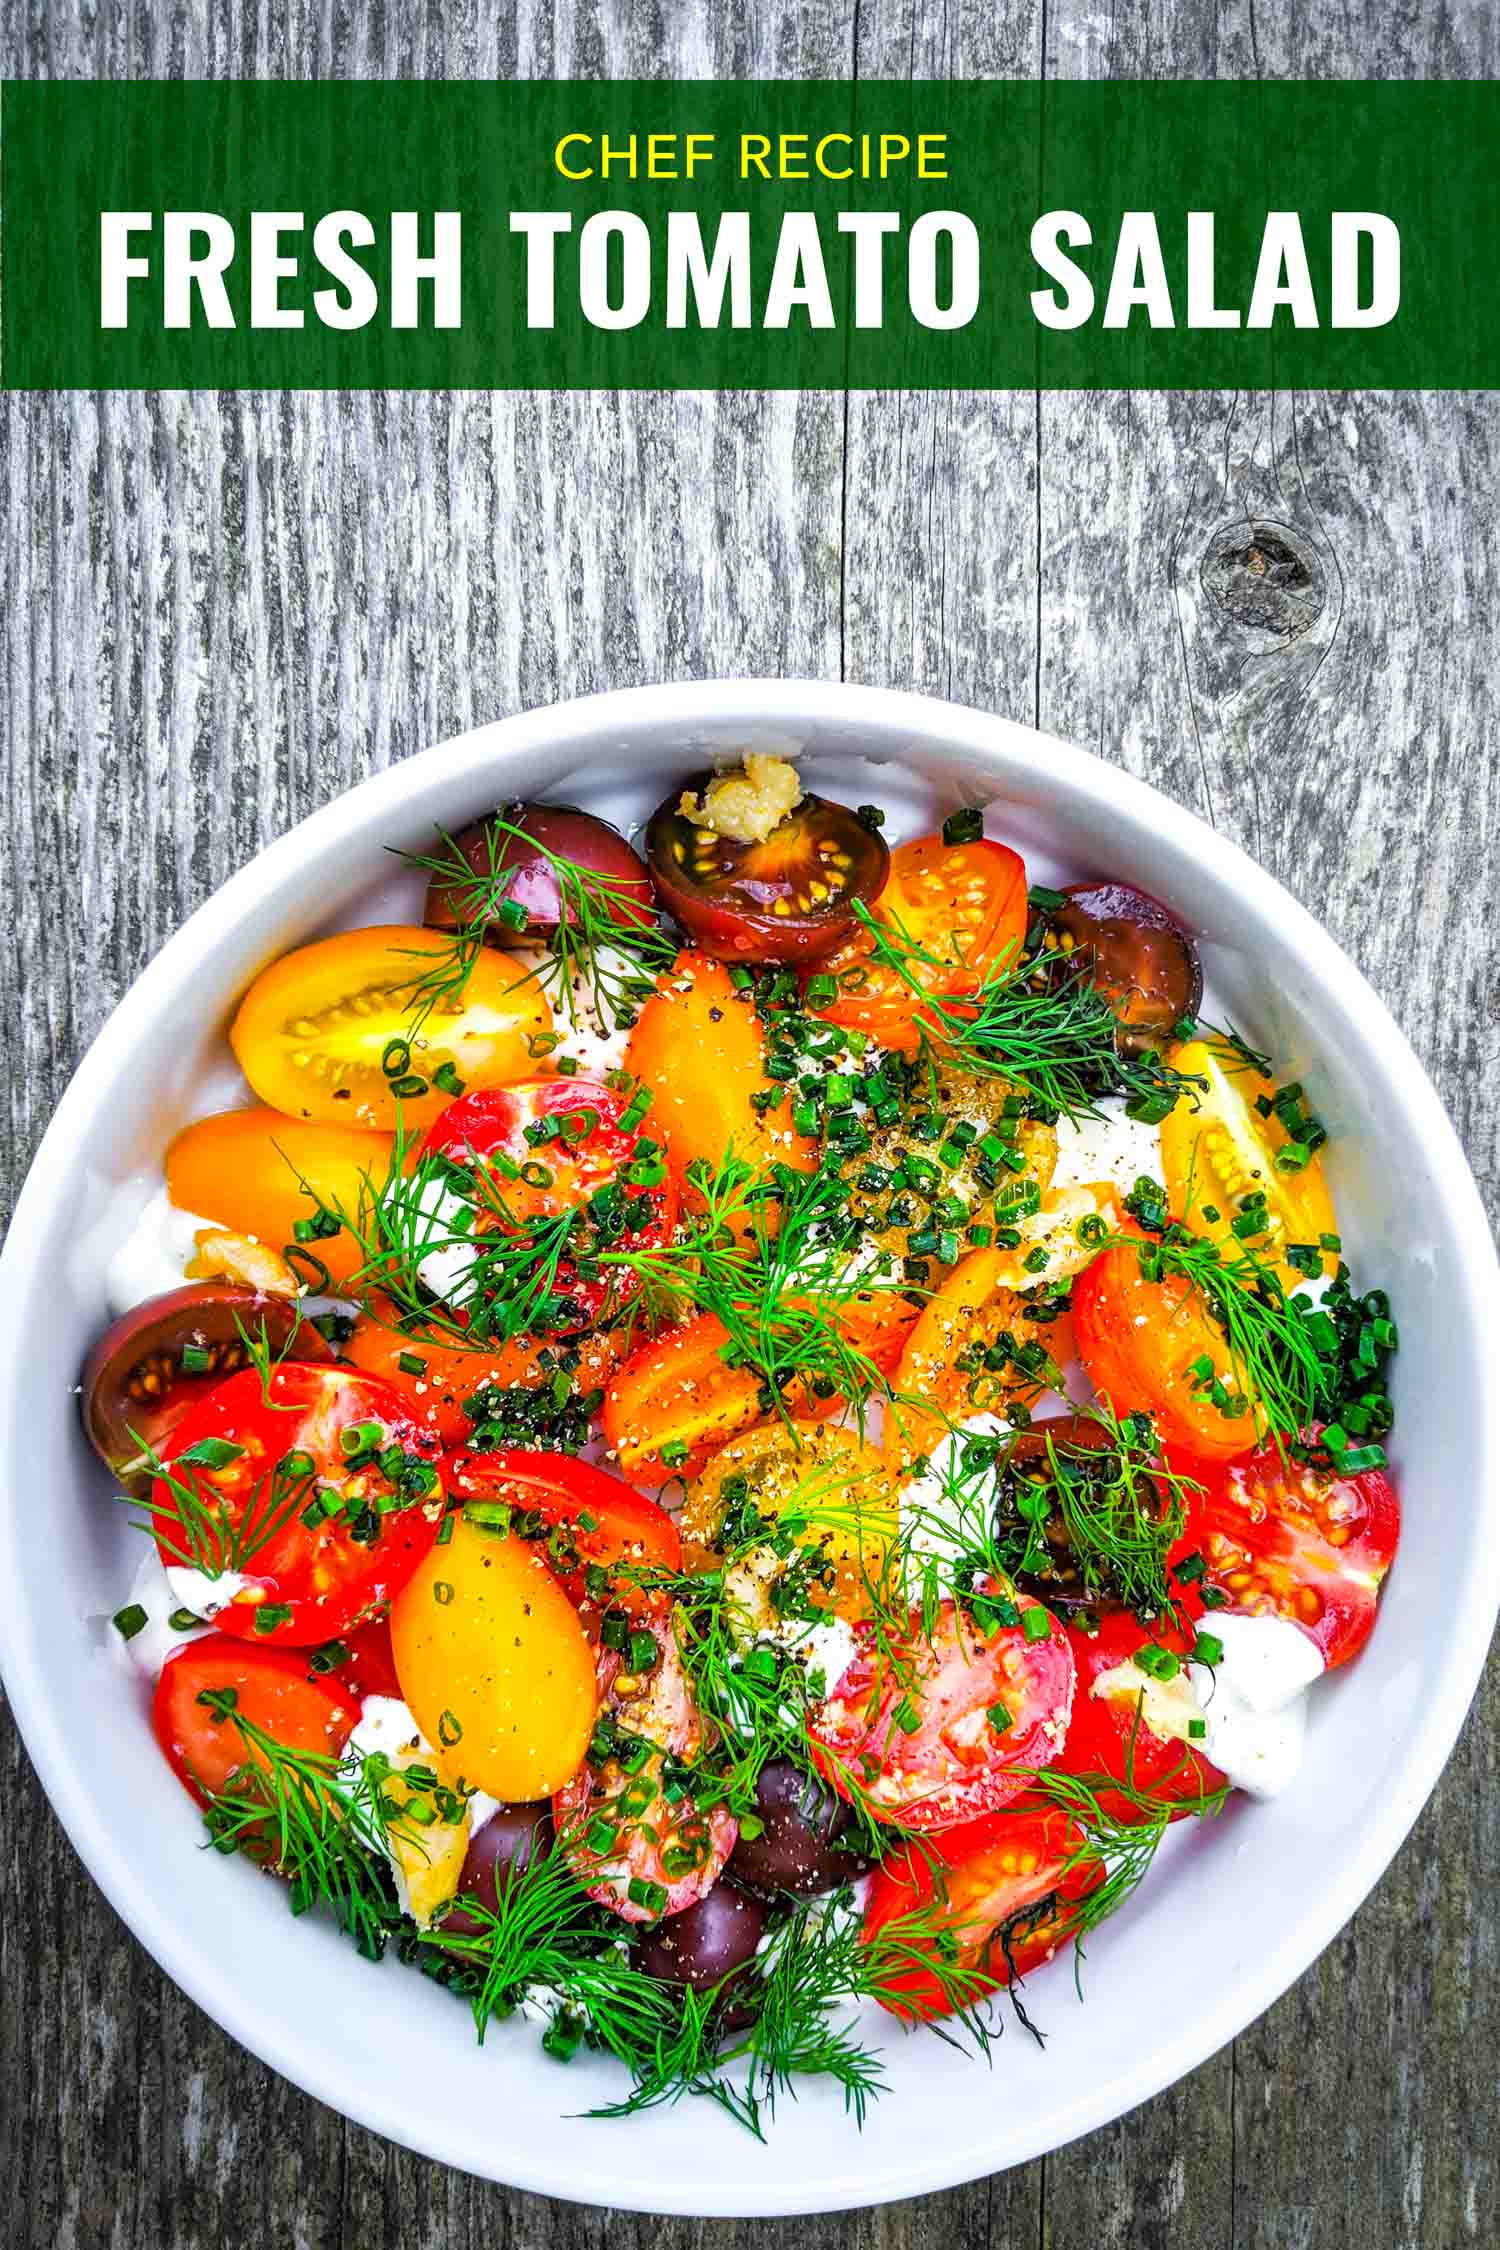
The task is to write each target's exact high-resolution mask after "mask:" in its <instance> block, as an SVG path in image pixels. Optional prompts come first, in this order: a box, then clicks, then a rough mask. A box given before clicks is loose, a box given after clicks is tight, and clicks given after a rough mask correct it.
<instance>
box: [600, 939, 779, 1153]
mask: <svg viewBox="0 0 1500 2250" xmlns="http://www.w3.org/2000/svg"><path fill="white" fill-rule="evenodd" d="M765 1061H766V1047H765V1040H764V1038H763V1037H762V1034H761V1027H760V1018H759V1016H758V1015H757V1014H756V1012H755V1002H754V1000H753V998H752V997H751V995H750V994H749V993H748V992H739V991H737V990H736V989H735V987H734V985H733V984H732V983H731V982H730V977H729V971H728V969H726V968H725V966H724V964H723V962H722V961H714V960H711V959H710V958H709V957H708V955H707V954H703V953H691V952H689V953H683V954H681V955H680V956H679V958H678V961H677V964H676V966H675V967H674V968H672V969H669V970H668V971H667V973H666V975H665V976H664V977H662V978H661V980H660V981H659V983H658V985H657V988H656V991H655V992H654V993H653V995H652V997H651V998H650V999H649V1000H648V1001H647V1002H646V1005H645V1006H644V1007H643V1008H642V1010H641V1012H640V1016H639V1018H638V1019H637V1022H636V1025H635V1029H634V1030H633V1031H632V1032H631V1034H630V1044H629V1046H628V1047H627V1048H626V1050H625V1067H626V1069H627V1070H629V1071H632V1072H633V1073H634V1074H635V1076H636V1078H637V1079H638V1080H639V1081H640V1083H641V1085H642V1086H645V1087H647V1088H649V1090H650V1093H651V1096H652V1102H651V1107H650V1109H649V1110H648V1111H647V1112H646V1126H645V1129H646V1131H647V1132H648V1133H650V1134H653V1135H655V1136H656V1137H657V1138H658V1139H660V1140H661V1141H663V1142H664V1143H665V1145H666V1149H667V1153H668V1155H669V1156H670V1157H671V1158H672V1159H673V1161H674V1162H675V1163H676V1165H677V1168H678V1170H679V1171H683V1170H685V1169H686V1167H687V1166H688V1165H689V1164H691V1163H694V1162H702V1163H705V1164H707V1165H708V1167H709V1168H710V1170H714V1171H716V1170H717V1169H718V1167H719V1165H720V1164H721V1163H722V1162H723V1161H724V1158H725V1157H726V1156H728V1155H730V1154H733V1155H735V1156H740V1157H743V1158H744V1159H745V1160H746V1161H747V1162H748V1163H750V1164H753V1165H755V1166H757V1167H763V1166H765V1165H768V1164H771V1163H773V1162H776V1163H781V1164H790V1165H793V1166H795V1167H796V1168H797V1170H799V1171H810V1170H811V1169H813V1167H814V1166H815V1165H816V1163H817V1158H818V1149H817V1143H816V1142H815V1141H808V1140H804V1139H803V1138H802V1137H801V1135H800V1134H797V1133H794V1132H793V1131H792V1129H791V1126H790V1124H789V1123H788V1122H787V1119H786V1114H785V1111H786V1105H785V1103H783V1105H782V1111H781V1112H780V1113H773V1114H772V1115H771V1116H770V1117H769V1118H767V1117H764V1116H762V1114H761V1112H760V1111H759V1110H758V1109H757V1108H756V1107H755V1105H754V1102H753V1101H752V1100H751V1096H752V1095H754V1094H758V1093H761V1092H762V1091H764V1089H765V1088H766V1087H767V1086H769V1085H770V1083H771V1081H770V1080H769V1079H768V1078H767V1077H766V1073H765Z"/></svg>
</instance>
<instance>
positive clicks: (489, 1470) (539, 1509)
mask: <svg viewBox="0 0 1500 2250" xmlns="http://www.w3.org/2000/svg"><path fill="white" fill-rule="evenodd" d="M444 1467H445V1474H446V1479H447V1484H448V1489H449V1491H450V1492H451V1493H452V1494H453V1495H454V1496H455V1498H457V1499H460V1500H488V1501H498V1502H501V1503H502V1504H504V1505H506V1506H508V1507H512V1508H514V1509H515V1510H516V1512H517V1518H518V1520H517V1521H516V1523H515V1524H514V1525H513V1527H512V1528H513V1529H514V1530H516V1531H518V1532H519V1533H520V1534H521V1536H522V1537H523V1538H525V1537H527V1536H528V1534H527V1530H526V1524H525V1520H524V1519H525V1517H526V1516H527V1515H528V1514H531V1515H537V1516H540V1517H542V1518H543V1520H544V1522H545V1523H546V1524H547V1525H548V1526H549V1527H551V1537H549V1538H548V1540H547V1556H548V1560H549V1562H550V1563H551V1565H552V1568H553V1569H554V1570H555V1571H556V1572H557V1575H558V1577H559V1578H560V1579H561V1580H562V1584H563V1587H564V1590H565V1591H566V1593H567V1595H568V1598H569V1600H570V1601H572V1602H576V1603H578V1604H579V1605H580V1606H581V1605H582V1604H583V1603H584V1602H585V1601H587V1600H588V1599H589V1591H588V1569H589V1565H590V1564H591V1563H592V1564H594V1565H596V1566H598V1567H599V1568H602V1569H603V1570H605V1571H606V1572H609V1573H610V1574H611V1578H612V1579H613V1570H612V1566H613V1565H616V1564H619V1563H632V1564H647V1565H652V1566H654V1567H655V1568H657V1569H659V1570H681V1568H682V1540H681V1537H680V1536H679V1534H678V1530H677V1526H676V1524H675V1523H674V1522H673V1521H672V1518H671V1517H670V1516H669V1515H668V1514H667V1511H666V1509H665V1508H659V1507H658V1506H657V1505H656V1502H655V1501H654V1500H648V1499H647V1498H646V1496H645V1494H644V1493H641V1492H637V1491H636V1490H635V1489H634V1488H633V1486H631V1485H628V1484H622V1483H621V1482H620V1480H619V1478H618V1477H611V1476H606V1474H605V1472H604V1471H603V1470H602V1469H595V1468H592V1467H591V1466H590V1465H589V1463H588V1462H587V1461H574V1460H570V1459H569V1458H568V1457H567V1456H566V1455H565V1454H559V1453H528V1452H522V1451H519V1450H517V1451H511V1452H506V1453H454V1454H451V1455H450V1456H449V1458H448V1460H447V1462H446V1463H445V1464H444ZM607 1598H610V1599H618V1600H619V1601H620V1602H621V1603H622V1604H623V1605H624V1606H625V1607H627V1608H631V1607H640V1606H642V1605H644V1604H645V1603H646V1602H647V1601H648V1600H649V1596H648V1595H647V1594H646V1593H645V1592H644V1591H643V1590H642V1589H641V1588H639V1587H636V1586H633V1585H632V1584H630V1582H629V1581H628V1580H627V1581H614V1582H613V1583H612V1585H611V1589H610V1595H609V1597H607Z"/></svg>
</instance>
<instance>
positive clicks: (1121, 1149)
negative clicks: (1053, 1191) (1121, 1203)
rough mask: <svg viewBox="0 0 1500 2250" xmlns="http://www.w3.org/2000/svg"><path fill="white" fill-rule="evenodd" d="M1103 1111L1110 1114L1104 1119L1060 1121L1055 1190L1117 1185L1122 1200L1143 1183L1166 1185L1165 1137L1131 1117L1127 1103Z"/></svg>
mask: <svg viewBox="0 0 1500 2250" xmlns="http://www.w3.org/2000/svg"><path fill="white" fill-rule="evenodd" d="M1099 1106H1100V1108H1101V1109H1102V1111H1103V1112H1104V1114H1103V1115H1102V1116H1101V1117H1082V1118H1078V1119H1076V1120H1075V1119H1073V1118H1068V1117H1060V1118H1059V1119H1058V1121H1057V1170H1056V1171H1055V1172H1054V1173H1053V1175H1052V1185H1053V1187H1054V1188H1066V1187H1084V1186H1086V1185H1087V1184H1088V1183H1089V1182H1090V1181H1091V1180H1112V1181H1113V1182H1114V1184H1115V1186H1116V1187H1117V1188H1118V1189H1119V1190H1120V1193H1121V1194H1122V1195H1128V1194H1129V1193H1130V1191H1131V1189H1132V1188H1133V1187H1134V1186H1135V1183H1136V1181H1137V1180H1139V1179H1148V1180H1157V1181H1160V1179H1161V1177H1162V1161H1161V1135H1160V1134H1159V1133H1158V1131H1157V1129H1156V1127H1155V1126H1154V1125H1142V1124H1140V1123H1139V1122H1138V1121H1137V1120H1136V1119H1135V1118H1133V1117H1127V1116H1126V1115H1125V1107H1124V1104H1123V1103H1122V1102H1119V1101H1105V1102H1101V1104H1100V1105H1099Z"/></svg>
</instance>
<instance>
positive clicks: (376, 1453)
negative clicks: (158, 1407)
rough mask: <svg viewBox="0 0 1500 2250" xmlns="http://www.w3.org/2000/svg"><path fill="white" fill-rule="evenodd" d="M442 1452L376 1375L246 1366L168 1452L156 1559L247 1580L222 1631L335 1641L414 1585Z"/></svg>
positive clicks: (158, 1490) (219, 1616)
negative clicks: (436, 1454) (399, 1591)
mask: <svg viewBox="0 0 1500 2250" xmlns="http://www.w3.org/2000/svg"><path fill="white" fill-rule="evenodd" d="M434 1452H435V1448H434V1447H433V1445H432V1441H431V1440H430V1439H429V1438H428V1437H427V1436H425V1435H424V1433H423V1432H422V1431H421V1430H419V1429H418V1428H417V1425H416V1423H415V1422H414V1421H413V1420H412V1418H411V1415H410V1414H409V1413H408V1411H407V1404H406V1400H405V1398H404V1397H403V1396H402V1395H401V1393H400V1392H399V1391H397V1390H395V1389H394V1388H393V1387H392V1386H391V1385H390V1384H389V1383H382V1382H380V1381H378V1380H377V1379H376V1378H375V1377H374V1376H373V1375H361V1374H357V1373H355V1372H354V1371H353V1370H351V1369H349V1368H346V1367H311V1366H299V1365H293V1364H291V1363H286V1364H283V1365H282V1366H279V1367H273V1368H272V1369H271V1370H270V1373H269V1374H268V1375H267V1376H266V1377H265V1379H264V1381H263V1380H262V1378H261V1376H260V1374H259V1373H258V1372H257V1371H256V1370H255V1369H254V1368H247V1369H246V1370H245V1371H244V1373H242V1374H239V1375H231V1376H230V1377H229V1379H228V1381H227V1382H224V1383H220V1384H219V1385H218V1386H217V1387H216V1388H215V1389H214V1390H213V1391H211V1392H210V1393H209V1395H208V1397H207V1398H206V1399H204V1400H203V1402H202V1403H201V1405H199V1406H197V1407H196V1408H195V1409H194V1410H193V1412H192V1413H191V1414H189V1415H187V1416H185V1417H184V1419H183V1420H182V1421H181V1422H179V1423H178V1425H177V1427H176V1429H175V1430H174V1431H173V1432H172V1435H171V1437H170V1438H169V1440H168V1442H167V1444H166V1446H165V1447H164V1449H163V1451H162V1455H161V1459H162V1461H163V1464H164V1470H165V1473H164V1474H163V1475H162V1476H159V1477H158V1478H157V1479H156V1482H155V1483H154V1485H153V1487H152V1496H151V1500H150V1509H151V1515H152V1521H153V1526H154V1529H155V1532H156V1544H157V1548H158V1551H159V1552H160V1555H161V1558H162V1561H163V1562H164V1563H166V1564H167V1565H169V1566H171V1565H173V1564H182V1565H186V1566H189V1567H197V1568H200V1569H204V1568H206V1569H207V1570H208V1574H209V1576H211V1577H212V1576H215V1575H218V1574H221V1573H223V1572H228V1571H233V1572H236V1573H238V1574H239V1576H240V1577H241V1578H242V1579H243V1581H244V1583H243V1587H242V1589H241V1591H240V1592H238V1593H237V1594H236V1596H235V1598H234V1599H233V1600H232V1601H230V1602H229V1603H228V1605H227V1606H226V1607H225V1608H223V1609H222V1610H220V1611H218V1612H217V1613H216V1616H215V1620H214V1622H215V1624H216V1625H217V1626H218V1628H219V1630H220V1631H221V1632H224V1633H233V1634H243V1635H245V1636H247V1637H248V1636H249V1635H251V1634H253V1635H254V1636H255V1637H256V1638H257V1639H266V1640H271V1641H282V1642H286V1643H289V1644H291V1645H293V1646H305V1645H307V1644H308V1643H311V1642H315V1641H326V1640H332V1639H333V1638H335V1637H336V1635H337V1634H339V1633H340V1632H342V1631H343V1629H344V1628H345V1626H348V1625H354V1624H357V1623H358V1622H359V1621H360V1620H361V1619H362V1618H364V1617H367V1616H368V1615H370V1613H371V1612H372V1611H373V1610H374V1609H375V1608H376V1606H377V1605H378V1604H379V1603H381V1602H384V1601H386V1600H388V1599H389V1597H390V1596H391V1595H392V1594H393V1593H395V1592H396V1590H397V1588H398V1587H401V1586H404V1585H405V1583H406V1581H407V1579H408V1578H409V1577H410V1576H411V1574H412V1572H413V1571H414V1570H415V1569H416V1567H417V1564H418V1563H419V1562H420V1561H421V1559H422V1557H423V1555H425V1554H426V1552H427V1550H428V1548H429V1547H430V1546H431V1545H432V1543H433V1540H434V1539H435V1538H436V1537H437V1529H438V1523H439V1520H440V1518H441V1516H442V1512H443V1487H442V1481H441V1479H440V1477H439V1475H438V1472H437V1468H436V1466H435V1464H434V1458H433V1456H434ZM205 1558H206V1560H205ZM212 1566H216V1568H215V1567H212Z"/></svg>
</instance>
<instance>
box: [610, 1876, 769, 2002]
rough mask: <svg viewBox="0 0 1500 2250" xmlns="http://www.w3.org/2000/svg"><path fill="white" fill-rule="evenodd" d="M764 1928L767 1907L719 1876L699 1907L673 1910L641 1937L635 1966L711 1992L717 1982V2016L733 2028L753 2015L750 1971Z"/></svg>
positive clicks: (666, 1979) (664, 1979)
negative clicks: (719, 1879)
mask: <svg viewBox="0 0 1500 2250" xmlns="http://www.w3.org/2000/svg"><path fill="white" fill-rule="evenodd" d="M765 1931H766V1910H765V1908H764V1907H763V1906H762V1905H761V1903H760V1901H759V1900H758V1899H753V1898H751V1897H749V1896H748V1895H747V1893H746V1892H744V1891H741V1890H737V1889H736V1887H735V1885H734V1884H733V1883H726V1882H723V1881H720V1882H717V1883H715V1885H714V1887H713V1889H712V1890H711V1891H705V1892H704V1894H703V1896H702V1898H700V1899H699V1900H698V1902H697V1904H696V1905H695V1906H689V1907H685V1908H684V1909H683V1911H682V1913H680V1914H669V1915H668V1916H667V1918H666V1920H665V1921H664V1922H659V1923H658V1924H657V1926H656V1928H655V1929H653V1930H652V1931H650V1932H649V1933H648V1935H647V1936H645V1937H642V1938H638V1939H637V1940H636V1943H635V1945H634V1947H633V1948H632V1951H633V1953H634V1958H635V1965H636V1967H637V1968H638V1969H643V1970H644V1971H645V1973H646V1975H647V1976H651V1977H658V1978H660V1980H661V1982H662V1983H663V1984H679V1985H682V1986H683V1987H684V1988H686V1989H688V1990H691V1991H693V1992H712V1991H713V1990H714V1988H715V1986H718V1987H719V1988H720V1990H719V1996H718V2000H717V2002H716V2004H715V2005H716V2013H715V2019H714V2020H715V2021H716V2023H718V2025H719V2026H720V2028H721V2029H722V2030H724V2031H734V2030H737V2029H739V2028H740V2027H741V2026H743V2025H744V2024H747V2023H750V2022H753V2020H754V2016H755V2009H754V2006H753V2004H752V1995H753V1984H752V1980H751V1977H750V1976H749V1974H748V1973H747V1972H748V1971H749V1967H750V1964H751V1963H752V1962H753V1961H754V1959H755V1949H756V1947H757V1946H758V1945H759V1943H760V1941H761V1939H762V1938H763V1937H764V1936H765ZM737 1972H738V1973H737ZM726 1979H727V1980H729V1981H727V1982H726Z"/></svg>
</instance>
